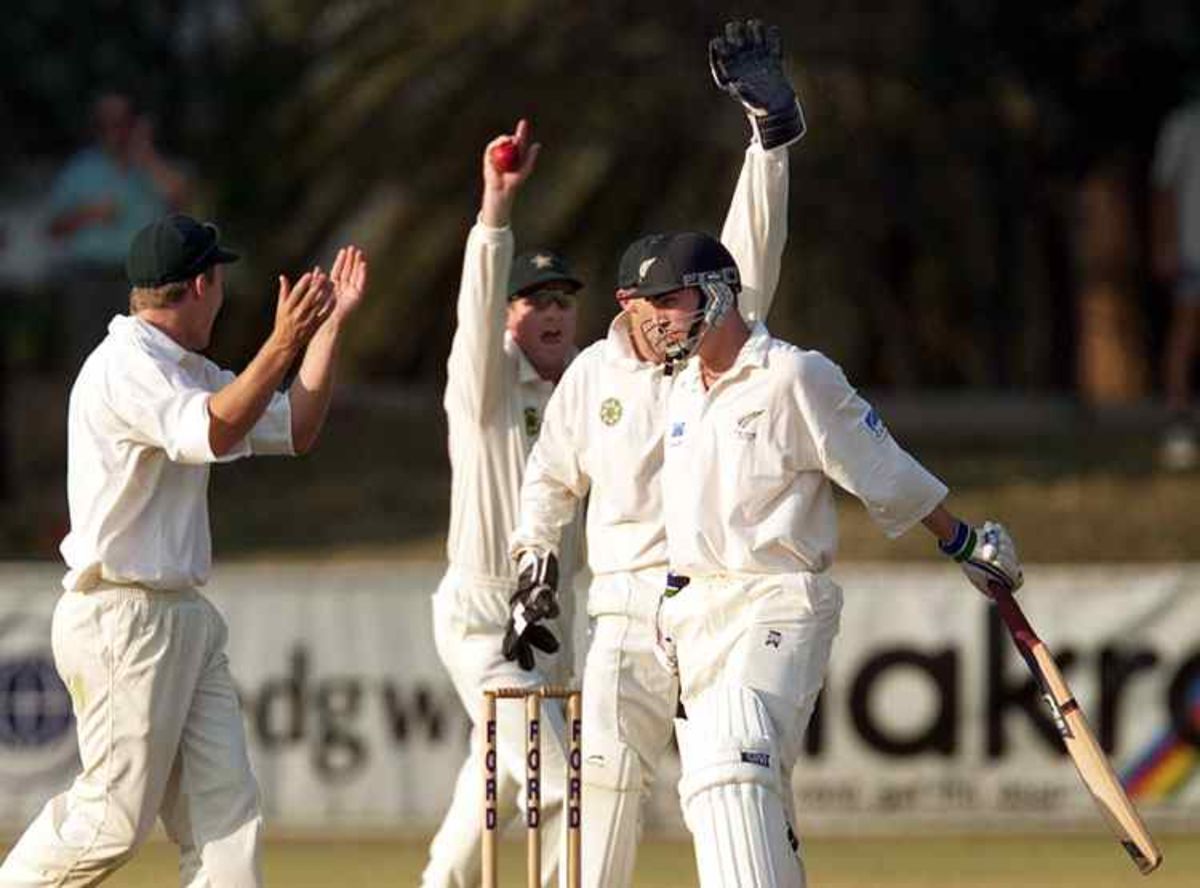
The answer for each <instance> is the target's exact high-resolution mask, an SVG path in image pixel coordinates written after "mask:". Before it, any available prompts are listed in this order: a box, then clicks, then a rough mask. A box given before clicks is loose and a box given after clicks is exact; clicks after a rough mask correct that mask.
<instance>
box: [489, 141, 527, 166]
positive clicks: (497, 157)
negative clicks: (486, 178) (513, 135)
mask: <svg viewBox="0 0 1200 888" xmlns="http://www.w3.org/2000/svg"><path fill="white" fill-rule="evenodd" d="M488 158H489V159H490V160H491V162H492V167H494V168H495V170H496V172H499V173H515V172H516V171H517V170H519V169H520V168H521V150H520V149H519V148H518V147H517V143H516V142H514V141H513V140H512V139H505V140H504V141H503V142H501V143H500V144H499V145H494V146H493V147H492V150H491V151H490V152H489V153H488Z"/></svg>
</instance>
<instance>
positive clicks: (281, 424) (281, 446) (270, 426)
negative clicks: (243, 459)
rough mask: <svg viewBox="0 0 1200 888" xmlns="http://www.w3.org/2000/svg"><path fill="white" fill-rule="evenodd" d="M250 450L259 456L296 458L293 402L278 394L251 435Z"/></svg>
mask: <svg viewBox="0 0 1200 888" xmlns="http://www.w3.org/2000/svg"><path fill="white" fill-rule="evenodd" d="M249 441H250V450H251V452H253V453H254V454H255V455H258V456H295V455H296V448H295V447H294V446H293V444H292V402H291V400H290V399H289V398H288V396H287V393H286V392H276V393H275V394H274V396H273V397H272V398H271V403H270V404H268V405H267V409H266V412H265V413H263V415H262V417H261V418H260V419H259V420H258V422H256V423H255V424H254V428H252V429H251V430H250V435H249Z"/></svg>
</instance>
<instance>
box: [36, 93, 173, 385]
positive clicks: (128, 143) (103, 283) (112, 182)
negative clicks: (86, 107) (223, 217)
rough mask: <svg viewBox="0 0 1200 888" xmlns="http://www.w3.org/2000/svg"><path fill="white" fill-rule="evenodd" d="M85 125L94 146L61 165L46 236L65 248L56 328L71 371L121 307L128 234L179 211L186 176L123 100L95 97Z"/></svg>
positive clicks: (126, 99)
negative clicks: (59, 319)
mask: <svg viewBox="0 0 1200 888" xmlns="http://www.w3.org/2000/svg"><path fill="white" fill-rule="evenodd" d="M92 125H93V128H94V137H95V141H94V143H93V144H91V145H89V146H88V147H86V148H84V149H82V150H81V151H79V152H78V153H77V154H75V155H74V156H73V157H72V158H71V159H70V160H69V161H67V164H66V166H65V167H64V168H63V170H62V171H61V172H60V173H59V174H58V177H57V179H56V180H55V182H54V185H53V187H52V190H51V195H50V214H51V215H50V220H49V226H48V232H49V234H50V236H51V237H53V238H55V239H56V240H58V241H59V242H60V243H61V244H62V246H63V248H64V259H65V263H64V267H63V272H64V275H65V277H64V279H63V281H62V282H61V283H62V288H63V309H64V314H65V315H66V317H64V318H63V319H62V321H63V325H62V329H63V330H64V335H65V337H66V344H65V345H66V348H65V350H66V361H67V366H66V368H65V369H66V370H67V371H68V372H70V373H73V372H74V371H75V370H76V369H77V366H76V365H77V364H78V363H79V362H80V361H81V360H82V359H83V357H84V356H85V355H86V354H87V353H88V352H89V351H90V350H91V349H92V348H93V347H94V346H95V345H96V343H97V342H99V340H100V339H101V338H102V336H103V334H104V331H105V328H106V326H107V324H108V321H109V319H110V318H111V317H112V315H113V314H115V313H116V312H119V311H122V310H123V308H124V306H123V302H124V298H125V295H126V293H127V292H128V289H129V288H128V286H127V284H126V282H125V276H124V261H125V254H126V252H127V251H128V250H129V244H130V242H131V241H132V240H133V236H134V234H135V233H136V232H137V231H138V230H140V229H141V228H142V227H143V226H145V225H147V224H149V223H150V222H153V221H154V220H155V219H157V218H160V217H162V216H164V215H167V214H168V213H170V212H172V211H177V210H182V209H183V208H184V204H185V203H186V201H187V197H188V191H189V183H188V180H187V177H186V176H185V175H184V174H183V173H182V172H181V171H180V170H179V169H177V168H176V167H175V166H174V165H173V164H171V163H169V162H168V161H167V160H165V159H164V158H163V157H162V156H161V155H160V154H159V153H158V150H157V149H156V148H155V146H154V131H153V126H152V124H151V122H150V121H149V120H148V119H147V118H146V117H143V116H140V115H137V114H136V113H135V111H134V107H133V102H132V100H131V99H130V98H129V96H127V95H124V94H121V93H116V92H110V93H105V94H103V95H101V96H99V97H98V98H97V99H96V101H95V103H94V105H93V107H92Z"/></svg>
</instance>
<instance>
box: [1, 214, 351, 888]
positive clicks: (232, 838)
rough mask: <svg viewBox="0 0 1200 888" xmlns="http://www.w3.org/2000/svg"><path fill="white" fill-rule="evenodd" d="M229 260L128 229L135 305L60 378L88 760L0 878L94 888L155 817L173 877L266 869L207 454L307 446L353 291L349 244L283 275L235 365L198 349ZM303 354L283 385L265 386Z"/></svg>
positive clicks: (69, 670) (174, 234) (189, 228)
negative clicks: (211, 592)
mask: <svg viewBox="0 0 1200 888" xmlns="http://www.w3.org/2000/svg"><path fill="white" fill-rule="evenodd" d="M236 258H237V257H236V256H235V255H234V254H233V253H230V252H228V251H227V250H225V249H223V248H222V247H221V246H220V245H219V244H218V239H217V230H216V228H215V226H212V225H207V224H205V225H201V224H200V223H198V222H196V221H195V220H193V219H190V218H188V217H186V216H172V217H169V218H167V219H164V220H161V221H159V222H156V223H153V224H152V225H149V226H147V227H146V228H144V229H142V231H141V232H139V233H138V234H137V236H136V237H135V238H134V241H133V244H132V246H131V247H130V252H129V257H128V261H127V269H128V272H129V278H130V282H131V284H132V285H133V289H132V291H131V293H130V314H129V316H118V317H115V318H113V320H112V322H111V323H110V324H109V328H108V336H107V337H106V338H105V339H104V340H103V341H102V342H101V343H100V345H99V346H98V347H97V348H96V349H95V351H93V352H92V354H91V355H90V357H88V359H87V361H86V362H85V363H84V365H83V368H82V369H81V370H80V372H79V376H78V378H77V379H76V381H75V385H74V388H73V389H72V391H71V399H70V408H69V416H68V424H67V433H68V453H67V461H68V464H67V496H68V500H69V505H70V512H71V530H70V533H69V534H68V535H67V537H66V539H65V540H64V541H63V543H62V553H63V557H64V558H65V560H66V563H67V567H68V572H67V575H66V577H65V578H64V579H63V588H64V590H65V591H64V592H63V593H62V596H61V598H60V599H59V601H58V605H57V606H56V608H55V611H54V618H53V623H52V639H51V640H52V646H53V651H54V660H55V665H56V666H57V668H58V671H59V674H60V675H61V676H62V679H63V681H64V683H65V684H66V686H67V688H68V689H69V690H70V692H71V701H72V704H73V708H74V713H75V721H76V731H77V733H78V739H79V757H80V760H81V762H82V766H83V767H82V770H81V771H80V773H79V775H78V776H77V777H76V778H75V782H74V783H73V784H72V785H71V787H70V788H69V789H68V790H67V791H66V792H64V793H63V794H62V795H60V796H58V797H57V798H54V799H52V800H51V801H50V802H49V803H48V804H47V805H46V807H45V808H44V809H43V810H42V812H41V814H40V815H38V817H37V818H36V819H35V820H34V822H33V823H32V824H31V825H30V827H29V828H28V829H27V830H26V831H25V834H24V835H22V836H21V838H20V840H19V841H18V842H17V844H16V846H15V847H14V848H13V849H12V851H11V852H10V853H9V855H8V857H7V859H6V860H5V861H4V864H3V866H0V885H2V886H5V888H35V886H72V885H79V886H82V885H95V884H98V883H99V882H102V881H103V880H104V879H105V878H106V877H107V876H109V875H111V874H112V873H113V872H114V871H115V870H116V869H117V868H118V867H120V866H121V865H122V864H123V863H124V862H125V861H126V860H128V859H129V858H130V856H131V855H132V854H133V852H134V850H135V849H136V848H137V846H138V844H139V843H140V842H141V841H142V840H143V839H145V837H146V836H147V834H148V833H149V832H150V829H151V827H152V826H153V825H154V821H155V820H156V819H157V818H159V817H161V818H162V821H163V825H164V826H165V827H166V829H167V834H168V835H169V836H170V837H171V839H172V840H173V841H174V842H175V843H176V844H178V845H179V849H180V881H181V883H182V884H183V885H186V886H221V888H251V886H257V885H260V884H261V883H262V877H261V875H260V872H259V862H258V851H259V833H260V831H261V828H262V818H261V816H260V814H259V807H258V786H257V783H256V781H255V778H254V774H253V772H252V771H251V769H250V761H249V759H248V757H247V754H246V737H245V729H244V727H243V724H242V716H241V709H240V707H239V705H238V700H237V695H236V693H235V691H234V686H233V681H232V679H231V678H230V674H229V664H228V661H227V659H226V655H225V640H226V635H227V630H226V626H225V622H224V620H223V619H222V617H221V615H220V614H219V613H218V612H217V611H216V609H215V608H214V607H213V606H212V605H211V604H210V603H209V602H208V600H207V599H206V598H205V597H204V596H203V595H202V594H201V593H200V592H199V591H198V587H200V586H203V585H204V583H205V582H206V581H207V580H208V575H209V569H210V563H211V537H210V535H209V524H208V471H209V466H210V465H211V464H212V463H215V462H228V461H231V460H234V459H238V458H240V457H244V456H250V455H253V454H293V453H302V452H304V451H307V450H308V449H310V448H311V447H312V446H313V445H314V443H315V442H316V439H317V436H318V433H319V432H320V430H321V427H322V425H323V424H324V421H325V416H326V413H327V409H328V406H329V399H330V394H331V391H332V387H333V378H334V363H335V357H336V354H337V351H338V343H339V341H340V337H341V330H342V326H343V322H344V321H345V320H346V318H348V317H349V315H350V314H351V313H352V312H353V311H354V310H355V308H356V307H357V306H358V304H359V303H360V302H361V300H362V295H363V288H364V286H365V284H366V273H367V266H366V261H365V259H364V257H363V255H362V253H361V252H360V251H359V250H357V249H356V248H354V247H348V248H346V249H344V250H342V251H340V252H339V253H338V256H337V260H336V261H335V262H334V265H333V269H332V272H331V274H330V276H328V277H327V276H326V275H325V274H324V273H323V272H322V271H320V270H319V269H314V270H313V271H312V272H309V273H307V274H305V275H303V276H302V277H301V278H300V279H299V280H298V281H297V282H296V284H295V286H292V285H291V284H289V283H288V281H287V280H286V279H285V278H283V277H281V278H280V279H279V300H278V307H277V309H276V315H275V326H274V329H273V330H272V332H271V335H270V337H269V338H268V339H267V341H266V343H265V344H264V345H263V346H262V348H261V349H260V350H259V352H258V354H257V355H256V356H255V357H254V359H253V360H252V361H251V362H250V364H249V365H248V366H247V367H246V369H245V370H244V371H243V372H242V373H240V374H238V375H237V376H234V374H232V373H230V372H228V371H225V370H221V369H220V368H218V367H217V366H216V365H215V364H213V363H212V362H210V361H208V360H207V359H206V358H204V357H203V356H201V355H200V354H198V352H199V351H201V350H202V349H204V348H206V347H207V346H208V343H209V338H210V335H211V333H212V326H213V321H214V320H215V319H216V316H217V312H218V311H219V310H220V308H221V303H222V301H223V298H224V270H223V265H224V263H227V262H232V261H233V260H234V259H236ZM301 354H303V356H304V357H303V360H302V361H301V364H300V370H299V374H298V375H297V376H296V379H295V381H294V382H293V383H292V384H291V387H290V388H289V389H288V391H287V393H279V392H277V391H276V388H277V387H278V386H279V385H280V384H281V382H282V381H283V379H284V375H285V374H286V373H287V371H288V369H289V368H290V367H291V365H292V364H293V362H294V361H295V360H296V358H297V357H299V356H300V355H301Z"/></svg>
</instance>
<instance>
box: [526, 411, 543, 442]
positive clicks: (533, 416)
mask: <svg viewBox="0 0 1200 888" xmlns="http://www.w3.org/2000/svg"><path fill="white" fill-rule="evenodd" d="M541 430H542V417H541V414H539V413H538V409H537V408H536V407H526V408H525V434H526V436H528V437H530V438H536V437H537V436H538V432H540V431H541Z"/></svg>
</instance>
